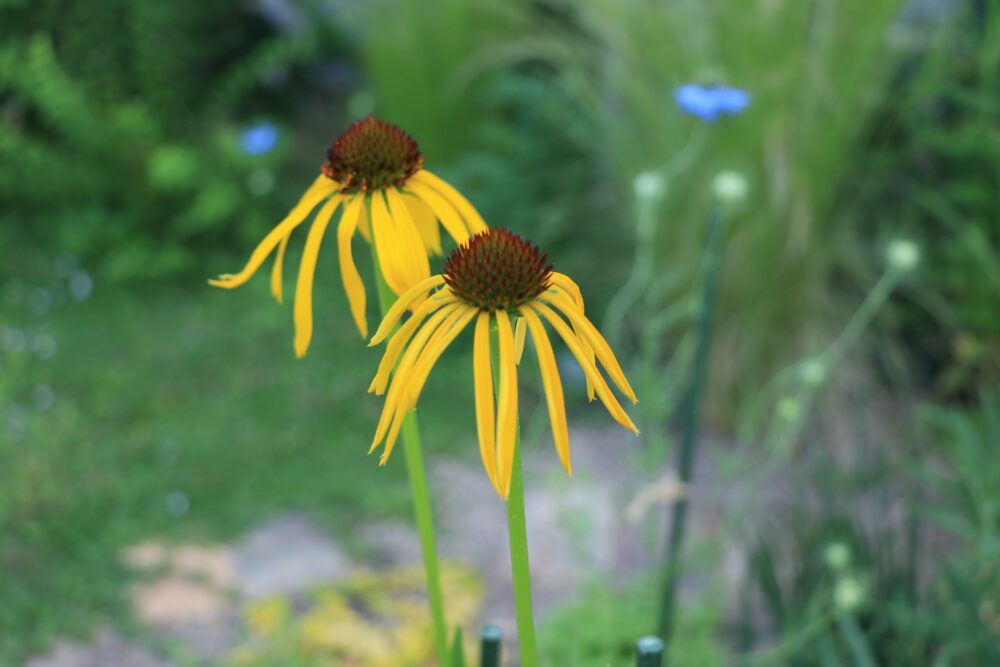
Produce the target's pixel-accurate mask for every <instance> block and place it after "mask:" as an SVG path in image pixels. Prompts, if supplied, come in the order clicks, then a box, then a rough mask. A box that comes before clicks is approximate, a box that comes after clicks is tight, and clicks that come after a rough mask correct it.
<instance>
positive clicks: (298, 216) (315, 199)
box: [208, 175, 340, 289]
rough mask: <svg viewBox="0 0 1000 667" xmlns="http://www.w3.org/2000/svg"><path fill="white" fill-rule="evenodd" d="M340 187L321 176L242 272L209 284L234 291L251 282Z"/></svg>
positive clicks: (259, 245) (266, 237)
mask: <svg viewBox="0 0 1000 667" xmlns="http://www.w3.org/2000/svg"><path fill="white" fill-rule="evenodd" d="M339 187H340V185H339V184H338V183H337V182H335V181H331V180H330V179H329V178H327V177H326V176H323V175H320V176H319V178H317V179H316V180H315V181H314V182H313V184H312V185H311V186H309V189H308V190H306V192H305V194H304V195H302V198H301V199H300V200H299V203H298V204H296V205H295V208H293V209H292V210H291V212H290V213H289V214H288V215H287V216H285V219H284V220H282V221H281V222H279V223H278V225H277V226H276V227H275V228H274V229H272V230H271V231H270V233H269V234H268V235H267V236H265V237H264V240H263V241H261V242H260V243H259V244H258V245H257V247H256V248H254V251H253V252H252V253H251V254H250V259H249V260H248V261H247V263H246V266H244V267H243V270H242V271H240V272H239V273H234V274H230V273H224V274H222V275H221V276H219V277H218V278H217V279H214V280H209V281H208V282H209V284H211V285H214V286H216V287H222V288H225V289H233V288H234V287H239V286H240V285H242V284H244V283H245V282H246V281H248V280H250V277H251V276H253V274H254V273H256V272H257V269H259V268H260V265H261V264H263V263H264V260H266V259H267V258H268V255H270V254H271V252H272V251H273V250H274V249H275V248H276V247H277V246H278V245H279V244H280V243H281V240H282V239H284V238H285V237H287V236H288V235H289V234H291V233H292V230H293V229H295V228H296V227H298V226H299V225H301V224H302V221H303V220H305V219H306V216H307V215H309V213H310V211H312V210H313V209H314V208H316V206H317V205H318V204H319V203H320V202H321V201H323V200H324V199H326V198H327V197H329V196H330V195H332V194H334V193H335V192H336V191H337V189H338V188H339Z"/></svg>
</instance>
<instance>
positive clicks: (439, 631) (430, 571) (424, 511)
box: [372, 244, 450, 667]
mask: <svg viewBox="0 0 1000 667" xmlns="http://www.w3.org/2000/svg"><path fill="white" fill-rule="evenodd" d="M372 264H373V266H374V267H375V283H376V285H377V286H378V301H379V306H380V308H381V312H382V315H383V317H384V316H385V314H386V312H387V311H388V310H389V307H390V306H392V304H393V302H394V301H395V300H396V296H395V295H394V294H393V293H392V290H391V289H389V286H388V285H387V284H386V282H385V278H383V277H382V269H381V267H380V266H379V262H378V255H377V254H376V252H375V245H374V244H372ZM401 438H402V440H403V453H404V456H405V458H406V470H407V473H408V474H409V477H410V489H411V492H412V494H413V513H414V516H415V518H416V522H417V532H419V533H420V550H421V552H422V553H423V557H424V574H425V577H426V579H427V600H428V602H429V604H430V608H431V620H432V622H433V625H434V650H435V652H436V653H437V656H438V663H439V664H440V665H441V666H442V667H444V666H445V665H448V664H450V662H449V653H448V625H447V621H446V620H445V615H444V594H443V592H442V588H441V567H440V565H439V563H438V554H437V543H436V541H435V538H434V513H433V511H432V510H431V496H430V491H429V490H428V488H427V471H426V469H425V467H424V454H423V450H422V448H421V446H420V429H419V427H418V426H417V416H416V415H415V414H414V413H413V412H409V413H407V415H406V417H404V418H403V429H402V434H401Z"/></svg>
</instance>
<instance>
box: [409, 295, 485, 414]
mask: <svg viewBox="0 0 1000 667" xmlns="http://www.w3.org/2000/svg"><path fill="white" fill-rule="evenodd" d="M477 312H479V311H478V310H477V309H475V308H472V307H469V306H464V307H463V306H460V307H459V308H457V309H456V310H455V314H454V315H453V316H452V319H451V321H450V322H449V323H446V325H445V326H443V327H442V329H448V331H447V332H446V333H444V334H443V335H442V336H441V337H440V338H439V339H438V340H436V341H431V342H429V343H428V344H427V347H426V348H425V349H424V352H423V354H421V355H420V358H419V359H417V361H416V363H415V364H414V365H413V370H412V371H411V374H410V384H409V387H408V389H407V393H408V394H409V409H410V410H412V409H413V408H414V407H416V405H417V401H418V400H419V399H420V393H421V392H422V391H423V390H424V384H425V383H426V382H427V377H428V376H429V375H430V372H431V369H432V368H433V367H434V364H435V363H437V360H438V358H439V357H440V356H441V354H442V353H444V351H445V349H446V348H447V347H448V346H449V345H451V342H452V341H453V340H455V338H457V337H458V335H459V334H460V333H462V331H464V330H465V327H466V326H468V324H469V322H470V321H472V318H473V317H475V315H476V313H477Z"/></svg>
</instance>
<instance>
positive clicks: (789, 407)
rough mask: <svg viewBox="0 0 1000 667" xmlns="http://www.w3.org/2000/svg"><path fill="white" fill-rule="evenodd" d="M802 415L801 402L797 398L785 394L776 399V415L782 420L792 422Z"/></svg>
mask: <svg viewBox="0 0 1000 667" xmlns="http://www.w3.org/2000/svg"><path fill="white" fill-rule="evenodd" d="M801 415H802V404H801V403H799V401H798V399H795V398H792V397H791V396H785V397H784V398H782V399H781V400H780V401H778V417H779V418H780V419H781V420H782V421H786V422H794V421H795V420H797V419H798V418H799V417H800V416H801Z"/></svg>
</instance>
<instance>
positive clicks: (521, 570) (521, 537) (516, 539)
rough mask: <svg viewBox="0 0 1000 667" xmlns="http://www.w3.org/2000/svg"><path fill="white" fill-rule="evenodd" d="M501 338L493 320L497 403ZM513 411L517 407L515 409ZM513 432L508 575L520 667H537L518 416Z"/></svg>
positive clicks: (508, 497) (536, 644) (494, 376)
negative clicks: (510, 580) (515, 622)
mask: <svg viewBox="0 0 1000 667" xmlns="http://www.w3.org/2000/svg"><path fill="white" fill-rule="evenodd" d="M499 355H500V338H499V334H498V332H497V328H496V323H495V321H494V322H492V323H491V325H490V357H491V359H490V361H491V364H492V366H493V387H494V392H496V393H497V397H496V398H497V401H498V402H499V400H500V396H499V390H500V377H499V373H500V361H499ZM515 409H516V406H515ZM517 424H518V425H517V428H516V429H515V431H514V469H513V471H511V479H510V493H509V494H508V496H507V535H508V542H509V545H510V573H511V579H512V580H513V582H514V613H515V617H516V619H517V646H518V649H519V650H520V653H521V667H538V643H537V641H536V640H535V617H534V612H533V611H532V604H531V564H530V563H529V561H528V526H527V521H526V520H525V515H524V473H523V470H522V465H521V426H520V417H518V420H517Z"/></svg>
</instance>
